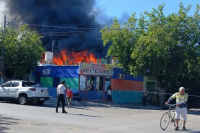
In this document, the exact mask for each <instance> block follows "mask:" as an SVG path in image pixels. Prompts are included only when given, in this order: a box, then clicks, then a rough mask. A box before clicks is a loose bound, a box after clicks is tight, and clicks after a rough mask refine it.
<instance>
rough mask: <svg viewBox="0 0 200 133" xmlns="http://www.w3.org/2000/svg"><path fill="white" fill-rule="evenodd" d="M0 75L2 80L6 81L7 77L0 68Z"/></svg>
mask: <svg viewBox="0 0 200 133" xmlns="http://www.w3.org/2000/svg"><path fill="white" fill-rule="evenodd" d="M0 75H1V77H2V78H3V80H4V82H6V81H7V78H6V76H5V75H4V72H2V71H1V69H0Z"/></svg>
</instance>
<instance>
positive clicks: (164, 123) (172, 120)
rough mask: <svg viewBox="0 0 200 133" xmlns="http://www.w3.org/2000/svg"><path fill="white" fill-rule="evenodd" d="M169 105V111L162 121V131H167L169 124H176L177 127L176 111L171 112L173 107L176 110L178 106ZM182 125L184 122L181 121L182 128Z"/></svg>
mask: <svg viewBox="0 0 200 133" xmlns="http://www.w3.org/2000/svg"><path fill="white" fill-rule="evenodd" d="M167 105H169V110H168V111H167V112H165V113H164V114H163V115H162V117H161V120H160V128H161V129H162V130H165V129H166V128H167V127H168V125H169V122H170V123H171V124H172V123H174V126H175V127H176V122H175V110H173V111H171V108H172V107H174V108H175V107H176V104H167ZM172 112H173V115H172ZM181 124H182V120H179V124H178V127H180V126H181Z"/></svg>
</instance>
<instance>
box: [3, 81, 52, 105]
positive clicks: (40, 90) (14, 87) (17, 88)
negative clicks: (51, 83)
mask: <svg viewBox="0 0 200 133" xmlns="http://www.w3.org/2000/svg"><path fill="white" fill-rule="evenodd" d="M0 99H4V100H17V101H18V102H19V104H27V103H28V102H29V101H36V102H37V104H39V105H42V104H44V102H45V101H46V100H49V92H48V88H47V87H41V86H39V85H35V84H34V82H30V81H24V80H11V81H8V82H6V83H4V84H3V85H1V87H0Z"/></svg>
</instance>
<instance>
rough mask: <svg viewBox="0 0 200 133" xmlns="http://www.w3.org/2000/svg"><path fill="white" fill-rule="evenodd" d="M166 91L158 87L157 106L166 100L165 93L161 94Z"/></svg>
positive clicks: (161, 105)
mask: <svg viewBox="0 0 200 133" xmlns="http://www.w3.org/2000/svg"><path fill="white" fill-rule="evenodd" d="M165 92H166V88H161V87H159V106H160V107H163V106H164V105H165V102H166V95H165V94H163V93H165Z"/></svg>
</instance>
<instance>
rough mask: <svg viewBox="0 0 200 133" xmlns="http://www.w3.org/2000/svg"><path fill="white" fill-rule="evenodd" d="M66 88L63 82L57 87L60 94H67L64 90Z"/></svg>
mask: <svg viewBox="0 0 200 133" xmlns="http://www.w3.org/2000/svg"><path fill="white" fill-rule="evenodd" d="M65 90H66V88H65V86H64V85H63V84H60V85H58V87H57V93H58V94H65V92H64V91H65Z"/></svg>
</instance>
